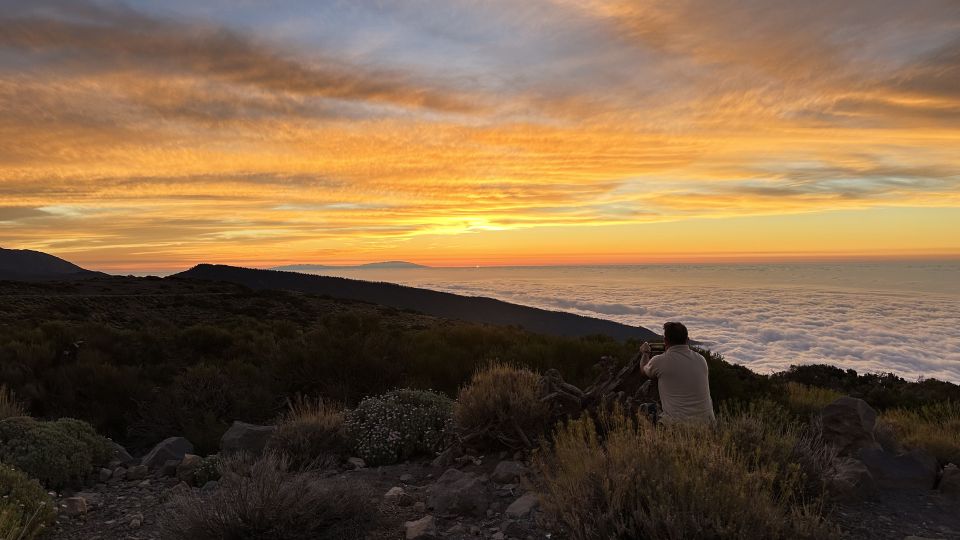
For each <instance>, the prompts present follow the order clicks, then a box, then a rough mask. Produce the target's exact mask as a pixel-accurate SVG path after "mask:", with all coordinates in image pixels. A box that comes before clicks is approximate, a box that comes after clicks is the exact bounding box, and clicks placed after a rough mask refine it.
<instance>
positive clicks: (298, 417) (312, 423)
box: [267, 396, 349, 469]
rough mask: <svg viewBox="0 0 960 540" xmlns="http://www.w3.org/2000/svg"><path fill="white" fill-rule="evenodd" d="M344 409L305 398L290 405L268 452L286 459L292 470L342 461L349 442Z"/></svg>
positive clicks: (273, 436)
mask: <svg viewBox="0 0 960 540" xmlns="http://www.w3.org/2000/svg"><path fill="white" fill-rule="evenodd" d="M345 421H346V414H345V412H344V411H343V408H342V407H340V406H338V405H335V404H331V403H328V402H325V401H323V400H322V399H316V400H312V399H309V398H305V397H303V396H298V397H297V398H296V399H294V400H291V401H289V402H288V410H287V412H286V413H285V414H284V415H283V416H282V417H281V419H280V423H279V425H278V426H277V429H276V430H275V431H274V432H273V435H272V436H271V437H270V440H269V441H268V442H267V450H269V451H273V452H276V453H277V454H280V455H282V456H284V457H285V458H286V459H287V460H288V462H289V464H290V465H291V466H292V467H296V468H315V469H325V468H329V467H332V466H335V465H336V464H338V463H339V462H341V461H342V460H343V459H344V457H345V454H346V453H347V449H348V447H349V443H348V441H347V435H346V430H345V426H344V422H345Z"/></svg>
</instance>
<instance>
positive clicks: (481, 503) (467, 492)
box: [427, 469, 490, 516]
mask: <svg viewBox="0 0 960 540" xmlns="http://www.w3.org/2000/svg"><path fill="white" fill-rule="evenodd" d="M428 493H429V500H428V503H427V504H428V505H429V506H430V507H432V508H433V509H435V510H436V511H437V512H439V513H442V514H445V513H456V514H473V515H475V516H482V515H483V514H484V512H486V510H487V506H489V504H490V501H489V499H488V495H487V491H486V489H485V487H484V485H483V483H482V482H481V481H480V479H479V478H477V476H476V475H475V474H473V473H465V472H463V471H460V470H458V469H447V471H446V472H445V473H443V475H442V476H440V478H439V479H438V480H437V483H436V484H434V485H432V486H430V488H429V490H428Z"/></svg>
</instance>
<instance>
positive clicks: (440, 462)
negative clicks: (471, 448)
mask: <svg viewBox="0 0 960 540" xmlns="http://www.w3.org/2000/svg"><path fill="white" fill-rule="evenodd" d="M462 455H463V449H462V448H460V447H459V446H451V447H450V448H447V449H446V450H444V451H443V452H440V454H439V455H437V457H435V458H434V459H433V461H432V462H431V463H430V464H431V465H433V466H434V467H449V466H451V465H453V464H454V463H456V461H457V458H459V457H461V456H462Z"/></svg>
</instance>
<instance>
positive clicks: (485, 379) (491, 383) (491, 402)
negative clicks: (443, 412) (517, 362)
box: [453, 363, 550, 449]
mask: <svg viewBox="0 0 960 540" xmlns="http://www.w3.org/2000/svg"><path fill="white" fill-rule="evenodd" d="M539 382H540V376H539V375H537V374H536V373H534V372H533V371H530V370H529V369H527V368H519V367H514V366H510V365H506V364H499V363H493V364H490V365H489V366H487V367H485V368H482V369H480V370H478V371H477V372H476V373H474V375H473V378H472V379H471V380H470V383H469V384H467V385H466V386H464V387H463V388H461V389H460V394H459V395H458V396H457V403H456V405H455V406H454V411H453V419H454V422H455V424H456V426H457V428H458V429H459V431H460V432H461V433H462V434H463V435H464V438H465V439H467V440H469V441H470V442H471V443H477V444H480V445H486V446H500V445H503V446H507V447H508V448H514V449H515V448H531V447H533V445H534V444H535V443H536V441H537V439H539V438H540V437H541V436H542V435H543V434H544V432H545V431H546V430H547V428H548V427H549V422H550V408H549V407H548V406H547V404H545V403H543V402H542V401H540V390H539Z"/></svg>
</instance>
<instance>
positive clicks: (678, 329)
mask: <svg viewBox="0 0 960 540" xmlns="http://www.w3.org/2000/svg"><path fill="white" fill-rule="evenodd" d="M663 339H665V340H667V341H669V342H670V343H673V344H674V345H683V344H685V343H686V342H687V327H686V326H684V325H683V323H678V322H665V323H663Z"/></svg>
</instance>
